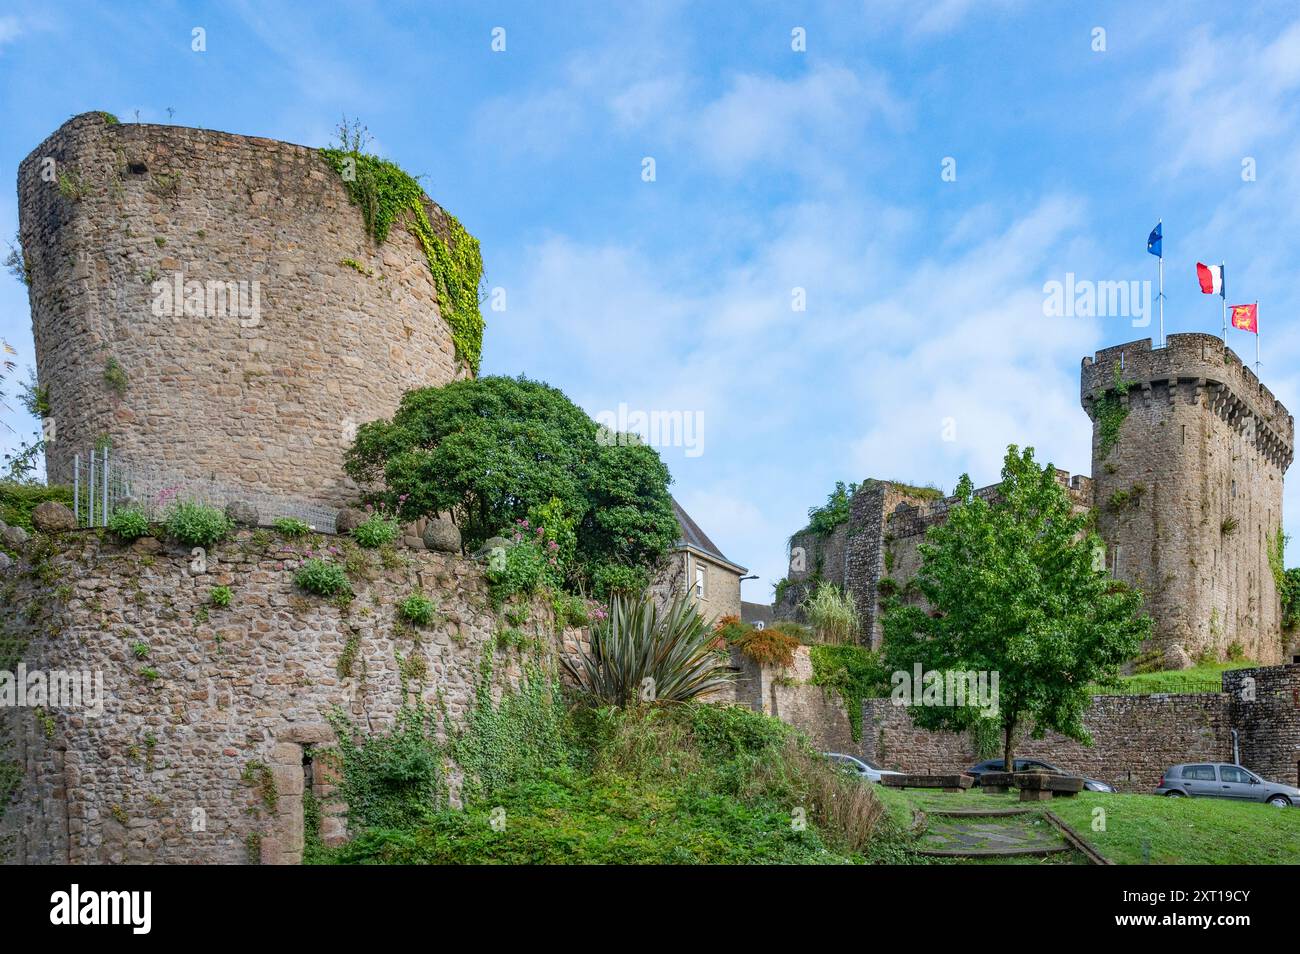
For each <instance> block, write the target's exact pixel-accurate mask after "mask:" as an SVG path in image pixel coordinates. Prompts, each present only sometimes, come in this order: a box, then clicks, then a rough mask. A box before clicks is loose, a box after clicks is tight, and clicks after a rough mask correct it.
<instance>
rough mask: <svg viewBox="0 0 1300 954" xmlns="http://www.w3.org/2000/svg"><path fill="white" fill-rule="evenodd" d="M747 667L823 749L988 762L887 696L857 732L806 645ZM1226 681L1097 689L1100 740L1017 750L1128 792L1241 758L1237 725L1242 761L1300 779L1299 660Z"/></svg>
mask: <svg viewBox="0 0 1300 954" xmlns="http://www.w3.org/2000/svg"><path fill="white" fill-rule="evenodd" d="M748 669H749V670H753V671H752V672H750V671H748V670H747V671H746V685H747V686H750V687H754V688H751V689H750V691H748V692H747V693H745V694H743V695H742V694H738V695H737V701H739V702H742V703H747V704H749V705H751V706H753V707H754V708H755V709H758V710H760V711H763V712H766V713H767V714H769V715H773V716H776V717H778V718H780V719H781V720H783V721H785V722H787V723H789V724H790V725H793V726H795V727H796V728H798V729H800V730H801V731H803V732H804V733H806V734H807V735H808V736H809V738H810V740H811V741H812V743H813V744H814V745H815V746H816V747H817V748H818V749H819V750H820V751H825V752H845V753H848V754H850V755H858V756H860V757H862V758H865V759H868V760H870V761H872V762H874V763H876V764H878V765H880V766H881V767H882V768H889V769H896V770H900V771H906V772H917V773H921V774H926V773H934V774H937V773H945V772H956V771H961V770H963V769H966V768H968V767H970V766H971V765H974V764H975V763H976V762H978V761H980V757H979V756H978V755H977V754H976V751H975V748H974V745H973V744H972V740H971V736H970V733H953V732H930V731H927V730H925V729H920V728H917V727H916V726H915V725H914V724H913V723H912V719H911V716H910V715H909V714H908V712H907V708H906V707H905V706H900V705H895V704H894V703H893V702H892V700H890V699H887V698H886V699H867V700H865V701H864V702H863V705H862V733H861V738H860V739H858V740H854V739H853V735H852V729H851V726H850V723H849V718H848V712H847V710H846V709H845V706H844V703H843V701H842V700H841V699H840V698H839V696H838V695H837V694H835V693H833V692H827V691H826V690H824V689H822V688H821V687H820V686H815V685H811V684H810V683H809V680H810V679H811V678H812V666H811V663H810V661H809V656H808V649H807V647H800V648H799V649H798V650H797V651H796V653H795V661H794V664H793V666H791V667H790V668H788V669H775V668H773V667H771V666H762V667H759V666H756V665H755V664H753V663H749V664H748ZM1247 679H1250V680H1253V684H1251V692H1249V693H1247V692H1243V691H1242V690H1243V686H1244V685H1245V680H1247ZM1223 690H1224V691H1223V692H1217V693H1215V692H1207V693H1192V694H1182V695H1174V694H1162V695H1143V696H1094V697H1093V700H1092V705H1091V706H1090V707H1089V709H1088V711H1087V712H1086V713H1085V715H1084V725H1085V726H1086V728H1087V729H1088V732H1089V734H1090V735H1091V736H1092V739H1093V745H1091V746H1085V745H1081V744H1079V743H1078V742H1075V741H1073V740H1072V739H1066V738H1064V737H1063V736H1060V735H1057V734H1055V733H1048V734H1047V735H1046V736H1045V737H1044V738H1042V739H1031V738H1023V739H1021V740H1020V741H1019V742H1018V743H1017V746H1016V754H1017V756H1018V757H1024V758H1040V759H1043V760H1045V761H1048V762H1051V763H1053V764H1055V765H1059V766H1060V767H1061V768H1063V769H1065V770H1066V771H1068V772H1074V773H1077V774H1080V775H1086V776H1088V777H1091V778H1098V779H1101V780H1102V781H1106V782H1110V783H1111V784H1113V785H1115V786H1116V787H1117V788H1118V789H1120V790H1121V791H1131V792H1145V791H1150V790H1151V789H1153V788H1155V786H1156V785H1157V784H1158V782H1159V779H1160V776H1161V775H1162V774H1163V772H1164V771H1165V769H1167V768H1169V766H1171V765H1176V764H1178V763H1180V762H1195V761H1201V760H1204V761H1216V762H1231V761H1233V747H1232V743H1233V737H1232V730H1233V729H1236V730H1237V732H1238V739H1237V741H1238V746H1239V749H1238V751H1239V753H1240V759H1241V764H1243V765H1245V766H1247V767H1248V768H1250V769H1252V770H1254V771H1256V772H1258V773H1260V774H1261V775H1263V776H1265V777H1266V778H1269V779H1272V780H1274V781H1278V782H1284V783H1286V784H1290V785H1297V784H1300V782H1297V777H1298V776H1297V773H1298V772H1300V664H1292V665H1286V666H1270V667H1261V668H1255V669H1240V670H1233V671H1231V672H1227V673H1224V676H1223ZM1000 755H1001V753H1000V752H999V753H997V756H1000ZM997 756H995V757H997Z"/></svg>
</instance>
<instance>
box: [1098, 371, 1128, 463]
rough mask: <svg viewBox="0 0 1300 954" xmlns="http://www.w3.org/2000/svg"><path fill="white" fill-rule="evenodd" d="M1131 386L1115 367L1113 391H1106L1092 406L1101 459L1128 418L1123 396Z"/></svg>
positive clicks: (1112, 445)
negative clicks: (1098, 436)
mask: <svg viewBox="0 0 1300 954" xmlns="http://www.w3.org/2000/svg"><path fill="white" fill-rule="evenodd" d="M1132 386H1133V382H1132V381H1125V380H1124V379H1123V376H1122V375H1121V374H1120V369H1119V365H1118V364H1117V365H1115V376H1114V385H1113V390H1110V391H1107V392H1106V393H1105V394H1104V395H1102V397H1101V399H1100V400H1098V401H1097V402H1096V403H1095V404H1094V406H1093V420H1095V421H1096V422H1097V433H1098V434H1099V435H1100V441H1099V446H1098V448H1097V449H1098V451H1099V452H1100V454H1101V456H1102V457H1105V456H1107V455H1108V454H1109V453H1110V451H1111V448H1112V447H1114V446H1115V444H1116V443H1117V442H1118V441H1119V429H1120V428H1121V427H1122V426H1123V425H1124V421H1125V420H1126V419H1127V418H1128V405H1127V404H1125V403H1124V395H1126V394H1128V389H1129V388H1130V387H1132Z"/></svg>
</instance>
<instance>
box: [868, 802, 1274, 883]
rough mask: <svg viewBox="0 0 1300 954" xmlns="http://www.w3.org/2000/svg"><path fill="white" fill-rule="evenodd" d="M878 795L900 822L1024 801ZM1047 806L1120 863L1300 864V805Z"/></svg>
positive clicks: (1230, 803) (1098, 848) (1121, 804)
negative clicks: (914, 815) (917, 812)
mask: <svg viewBox="0 0 1300 954" xmlns="http://www.w3.org/2000/svg"><path fill="white" fill-rule="evenodd" d="M878 791H879V794H880V797H881V799H882V800H883V801H884V802H885V804H886V806H887V807H888V808H889V810H890V813H891V815H893V816H895V817H897V816H898V815H901V814H902V813H903V812H906V811H909V810H910V809H911V808H913V807H915V808H919V809H921V810H922V811H926V810H935V809H939V810H942V809H945V808H947V809H952V810H958V809H971V808H988V807H992V808H1012V807H1016V806H1019V805H1020V804H1021V803H1020V802H1019V801H1018V799H1017V796H1016V795H1015V794H1011V795H985V794H984V793H983V792H982V791H981V790H980V789H978V788H975V789H971V790H970V791H969V792H964V793H962V794H960V795H949V794H945V793H943V792H933V791H927V790H924V789H917V790H913V789H908V790H907V791H903V792H900V791H897V790H895V789H888V788H885V787H883V786H880V787H879V789H878ZM1026 804H1028V805H1031V806H1032V805H1034V804H1035V803H1026ZM1037 804H1039V805H1042V804H1043V803H1037ZM1046 807H1049V808H1050V809H1051V810H1052V811H1053V812H1055V813H1056V815H1057V817H1059V818H1060V819H1061V820H1062V821H1064V822H1065V823H1066V824H1067V825H1069V826H1070V827H1071V828H1073V829H1074V830H1075V831H1076V832H1078V833H1079V834H1080V835H1081V836H1083V838H1085V839H1086V840H1087V841H1088V842H1089V844H1091V845H1092V847H1094V848H1096V849H1097V850H1098V851H1099V852H1101V854H1102V855H1104V856H1105V857H1107V858H1108V859H1110V860H1111V861H1113V862H1115V863H1116V864H1179V865H1197V864H1206V865H1226V864H1245V865H1274V864H1288V865H1295V864H1300V808H1284V809H1277V808H1272V807H1270V806H1268V805H1263V804H1256V803H1253V802H1233V801H1228V800H1226V799H1218V798H1206V799H1201V798H1195V799H1193V798H1165V797H1161V796H1157V795H1105V794H1101V793H1097V792H1083V793H1081V794H1079V795H1077V796H1075V797H1074V798H1055V799H1052V801H1051V802H1048V803H1046ZM1098 810H1100V812H1099V811H1098ZM1103 823H1104V830H1094V824H1096V826H1097V827H1098V828H1099V829H1100V828H1103Z"/></svg>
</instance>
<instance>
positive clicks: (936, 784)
mask: <svg viewBox="0 0 1300 954" xmlns="http://www.w3.org/2000/svg"><path fill="white" fill-rule="evenodd" d="M880 781H881V783H882V784H884V785H888V786H889V787H890V788H938V789H942V790H943V791H945V792H954V793H960V792H964V791H966V790H967V789H968V788H970V787H971V786H972V785H974V784H975V779H974V778H973V777H972V776H970V775H963V774H962V773H960V772H958V773H957V774H955V775H885V776H882V777H881V779H880Z"/></svg>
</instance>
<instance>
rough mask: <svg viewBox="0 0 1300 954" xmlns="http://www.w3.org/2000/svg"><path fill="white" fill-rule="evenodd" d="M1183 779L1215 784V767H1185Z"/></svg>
mask: <svg viewBox="0 0 1300 954" xmlns="http://www.w3.org/2000/svg"><path fill="white" fill-rule="evenodd" d="M1183 778H1189V779H1192V780H1193V781H1197V782H1213V781H1214V766H1213V765H1187V766H1184V767H1183Z"/></svg>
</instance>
